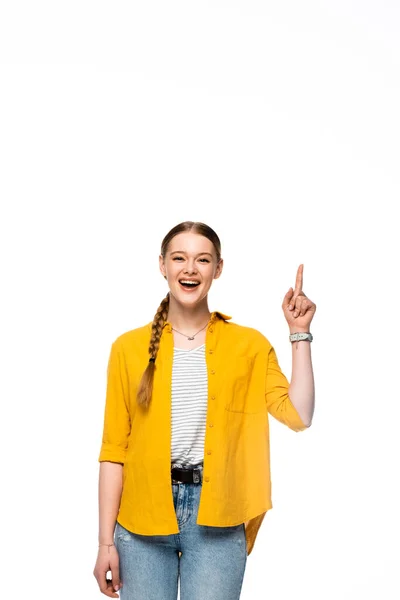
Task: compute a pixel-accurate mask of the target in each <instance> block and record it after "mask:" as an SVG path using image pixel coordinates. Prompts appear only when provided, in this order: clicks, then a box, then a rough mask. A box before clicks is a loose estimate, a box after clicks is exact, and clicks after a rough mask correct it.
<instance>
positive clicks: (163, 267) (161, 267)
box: [158, 254, 167, 279]
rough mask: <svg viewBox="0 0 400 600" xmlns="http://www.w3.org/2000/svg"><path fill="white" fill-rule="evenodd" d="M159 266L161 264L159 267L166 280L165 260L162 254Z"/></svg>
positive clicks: (159, 258)
mask: <svg viewBox="0 0 400 600" xmlns="http://www.w3.org/2000/svg"><path fill="white" fill-rule="evenodd" d="M158 264H159V267H160V271H161V275H162V276H163V277H164V279H167V276H166V274H165V266H164V259H163V257H162V255H161V254H160V256H159V257H158Z"/></svg>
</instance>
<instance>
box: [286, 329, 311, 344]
mask: <svg viewBox="0 0 400 600" xmlns="http://www.w3.org/2000/svg"><path fill="white" fill-rule="evenodd" d="M302 340H306V341H308V342H312V341H313V335H312V333H310V332H309V331H308V332H307V331H297V332H296V333H291V334H290V335H289V341H291V342H299V341H302Z"/></svg>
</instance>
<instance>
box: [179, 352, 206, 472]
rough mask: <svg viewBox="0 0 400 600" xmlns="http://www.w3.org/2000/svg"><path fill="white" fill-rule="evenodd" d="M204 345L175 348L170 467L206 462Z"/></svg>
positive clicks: (191, 465) (189, 465)
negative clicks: (204, 459) (190, 348)
mask: <svg viewBox="0 0 400 600" xmlns="http://www.w3.org/2000/svg"><path fill="white" fill-rule="evenodd" d="M205 346H206V345H205V343H204V344H202V345H201V346H198V347H197V348H193V349H192V350H185V349H183V348H174V358H173V365H172V394H171V396H172V397H171V428H172V431H171V467H186V468H187V467H193V466H195V465H198V464H200V463H203V456H204V439H205V433H206V418H207V398H208V379H207V365H206V358H205V349H206V348H205Z"/></svg>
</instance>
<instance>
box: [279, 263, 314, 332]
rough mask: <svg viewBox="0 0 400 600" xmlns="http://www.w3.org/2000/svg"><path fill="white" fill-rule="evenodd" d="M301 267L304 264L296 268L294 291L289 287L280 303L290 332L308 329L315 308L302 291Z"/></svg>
mask: <svg viewBox="0 0 400 600" xmlns="http://www.w3.org/2000/svg"><path fill="white" fill-rule="evenodd" d="M303 267H304V265H300V266H299V268H298V269H297V275H296V285H295V289H294V291H293V288H289V291H288V292H287V294H285V297H284V299H283V303H282V309H283V314H284V315H285V319H286V321H287V322H288V324H289V328H290V332H291V333H294V332H296V331H310V323H311V320H312V318H313V316H314V315H315V311H316V310H317V306H316V304H314V302H311V300H310V299H309V298H307V296H306V295H305V294H304V292H303Z"/></svg>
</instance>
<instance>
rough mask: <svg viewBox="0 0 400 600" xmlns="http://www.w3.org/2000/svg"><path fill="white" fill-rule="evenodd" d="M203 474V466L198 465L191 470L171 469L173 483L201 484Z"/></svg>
mask: <svg viewBox="0 0 400 600" xmlns="http://www.w3.org/2000/svg"><path fill="white" fill-rule="evenodd" d="M202 473H203V466H202V465H198V466H197V467H193V468H191V469H188V468H185V469H180V468H178V467H174V468H172V469H171V480H172V483H200V481H201V480H202Z"/></svg>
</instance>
